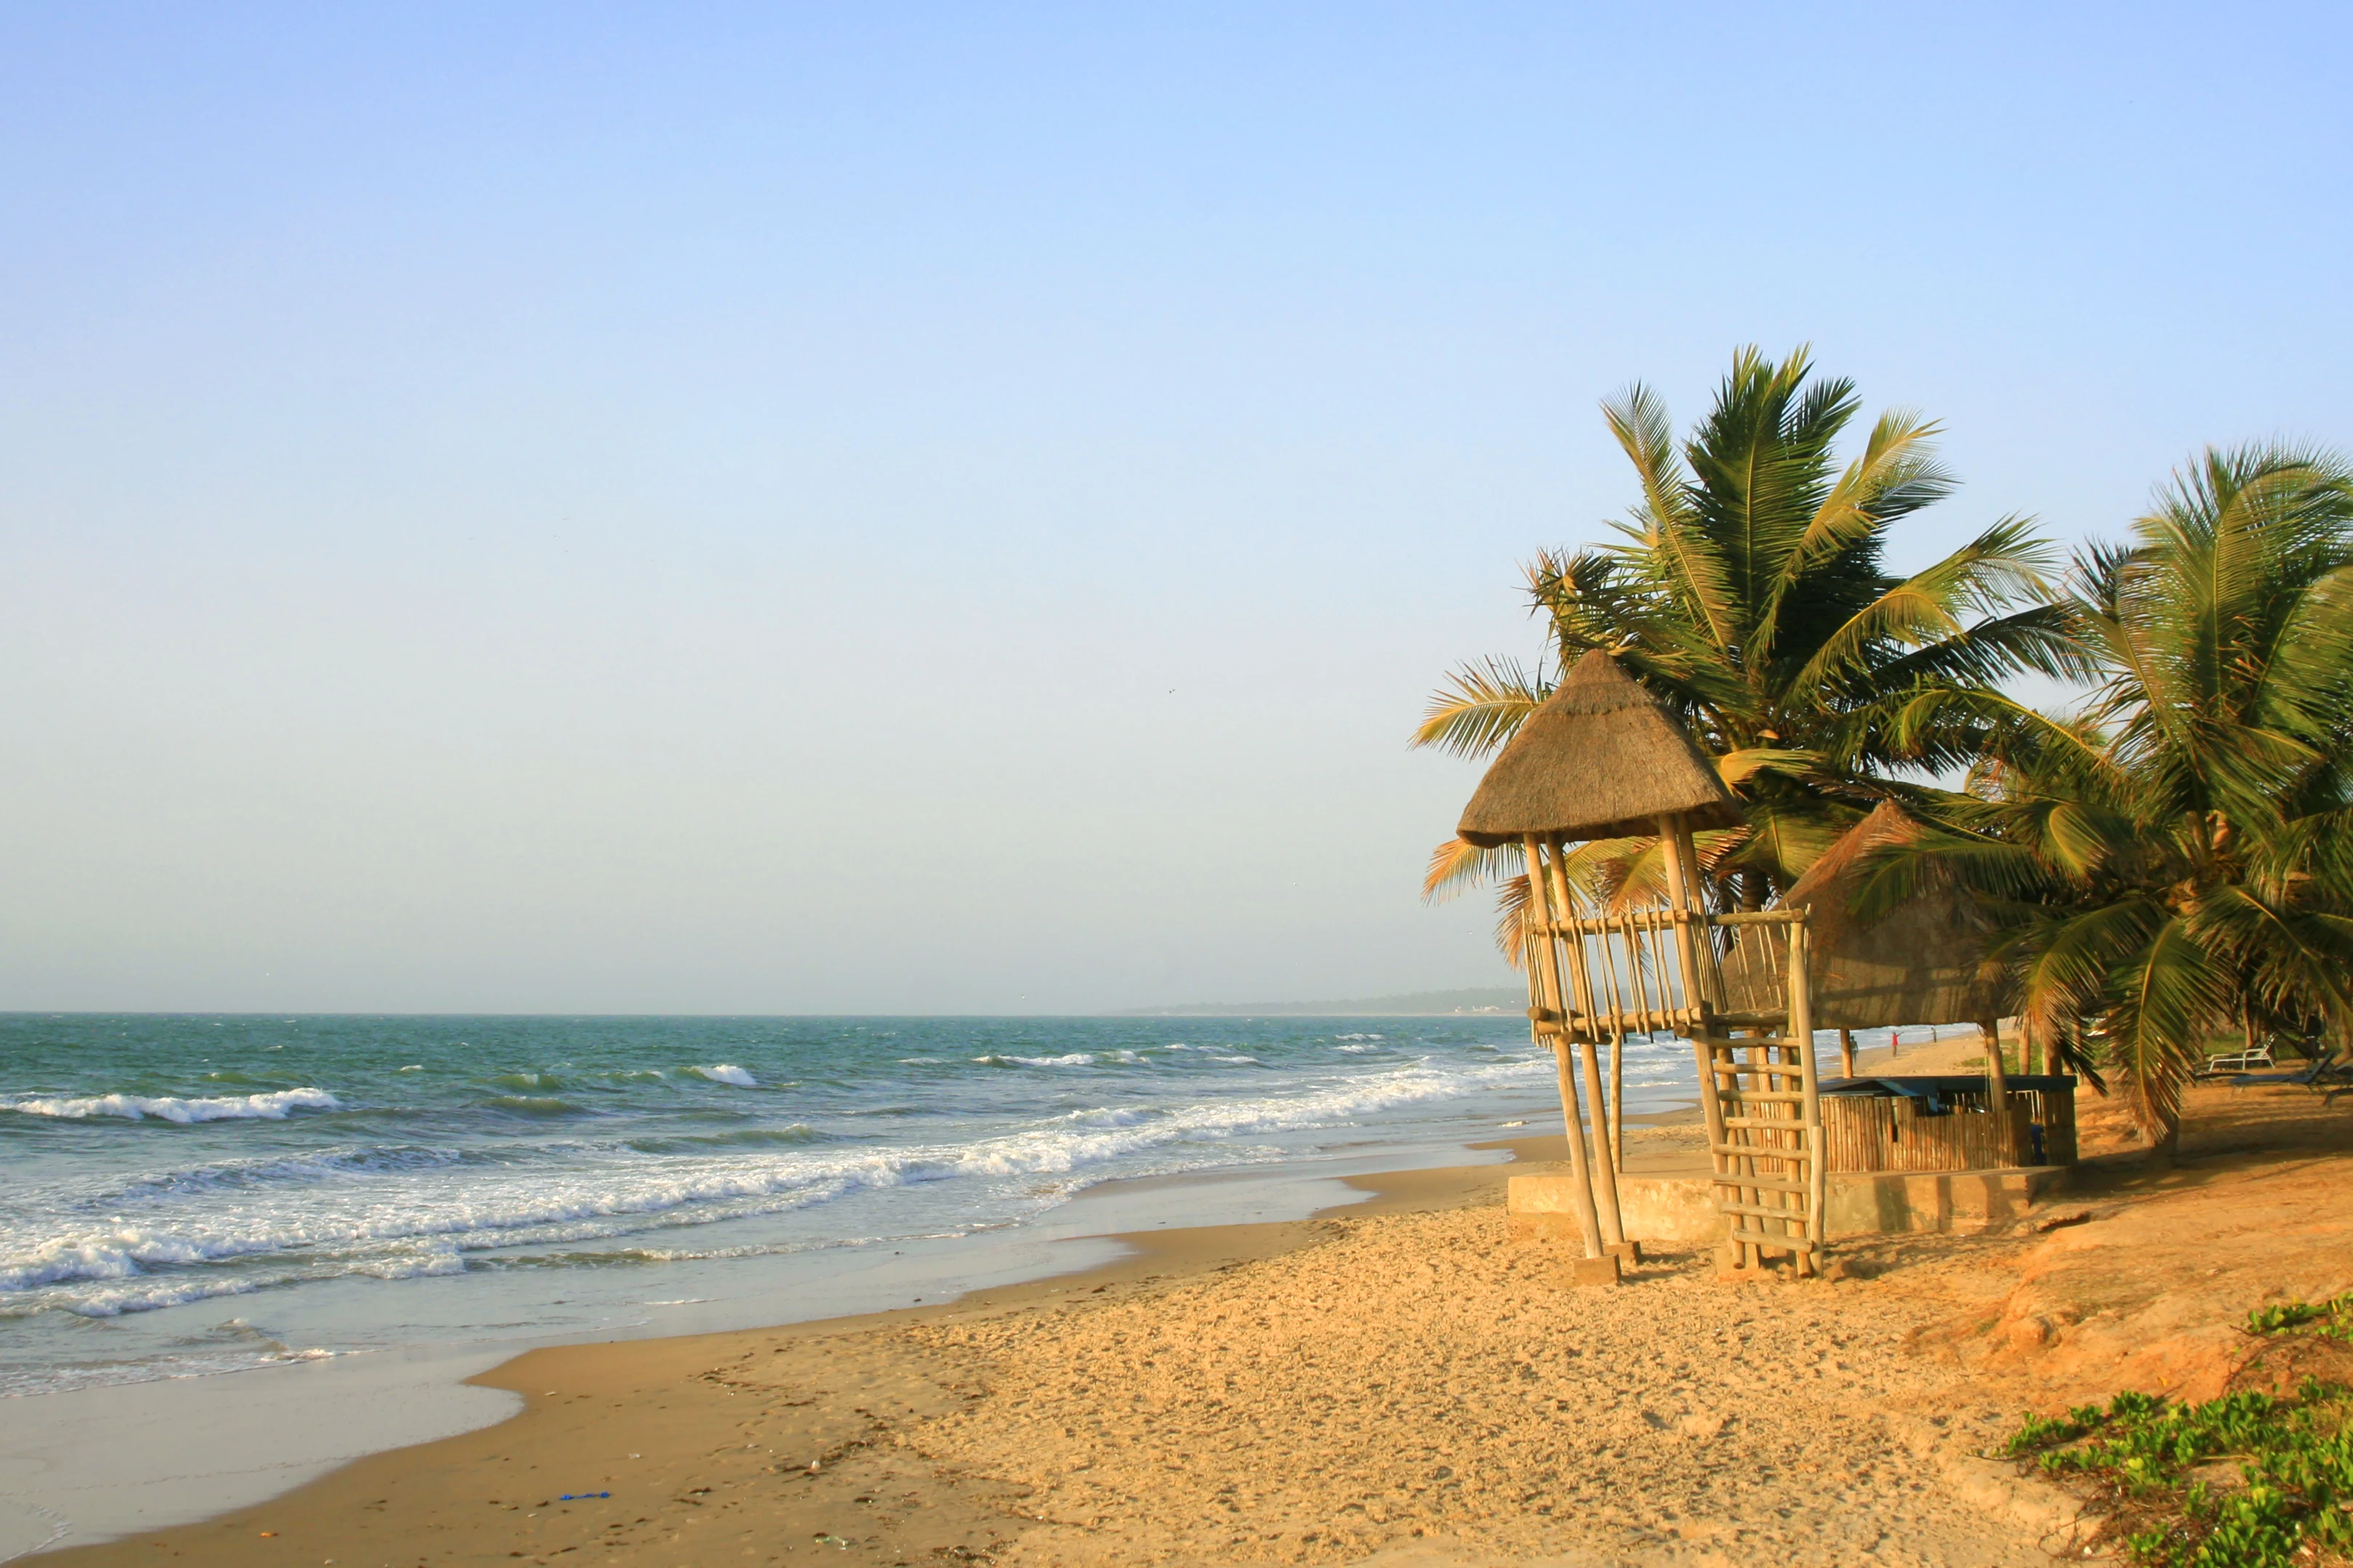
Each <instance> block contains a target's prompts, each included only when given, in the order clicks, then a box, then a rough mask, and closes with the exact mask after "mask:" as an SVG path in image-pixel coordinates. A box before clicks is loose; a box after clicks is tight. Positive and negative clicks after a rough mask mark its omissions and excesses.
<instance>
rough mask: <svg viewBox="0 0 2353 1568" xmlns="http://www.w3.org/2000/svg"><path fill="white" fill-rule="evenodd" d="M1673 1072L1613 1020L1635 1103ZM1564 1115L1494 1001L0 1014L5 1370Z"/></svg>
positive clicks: (569, 1292)
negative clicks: (995, 1009)
mask: <svg viewBox="0 0 2353 1568" xmlns="http://www.w3.org/2000/svg"><path fill="white" fill-rule="evenodd" d="M1692 1071H1693V1069H1692V1064H1691V1058H1690V1055H1689V1049H1688V1047H1685V1046H1683V1045H1680V1044H1679V1043H1677V1042H1673V1041H1670V1040H1666V1039H1663V1038H1662V1039H1661V1040H1659V1041H1657V1042H1655V1043H1653V1042H1647V1041H1638V1042H1636V1043H1634V1044H1633V1046H1632V1047H1631V1048H1630V1053H1629V1058H1628V1076H1627V1089H1628V1094H1627V1099H1628V1104H1629V1107H1630V1109H1631V1110H1637V1111H1640V1110H1663V1109H1667V1108H1669V1107H1672V1106H1674V1105H1679V1104H1688V1103H1689V1102H1690V1101H1691V1099H1692V1085H1693V1078H1692ZM1557 1115H1558V1107H1557V1102H1556V1100H1555V1096H1554V1087H1553V1067H1552V1059H1551V1058H1550V1056H1549V1054H1548V1053H1546V1052H1543V1051H1541V1050H1538V1049H1536V1048H1535V1047H1532V1046H1531V1045H1530V1044H1529V1041H1528V1037H1527V1033H1526V1026H1525V1023H1524V1022H1522V1021H1520V1020H1518V1019H1516V1018H1514V1017H1512V1016H1508V1015H1502V1016H1497V1015H1472V1016H1451V1017H1436V1018H1378V1019H1365V1018H1346V1019H1344V1018H1265V1019H1244V1018H1198V1017H1196V1018H1167V1017H1157V1018H1145V1017H1124V1018H903V1019H887V1018H712V1017H695V1018H612V1017H596V1018H527V1017H480V1018H465V1017H448V1016H434V1017H322V1016H304V1017H282V1016H264V1017H251V1016H236V1017H227V1016H116V1017H109V1016H88V1015H67V1016H46V1015H17V1016H0V1184H5V1185H0V1191H5V1203H0V1393H5V1394H28V1393H36V1392H46V1391H52V1390H58V1389H64V1388H70V1387H76V1386H86V1385H89V1384H102V1383H121V1382H129V1381H137V1380H142V1379H148V1378H158V1377H185V1376H191V1375H198V1374H203V1373H215V1372H228V1371H236V1370H239V1369H243V1368H247V1367H253V1366H259V1365H264V1364H269V1363H274V1362H284V1361H288V1360H297V1359H304V1358H315V1357H326V1356H334V1355H341V1354H346V1353H351V1352H359V1351H368V1350H381V1349H385V1348H391V1347H397V1346H416V1345H418V1344H427V1343H449V1342H480V1341H495V1340H497V1339H499V1338H500V1337H501V1336H508V1337H519V1336H525V1335H536V1336H541V1337H545V1336H549V1335H563V1334H566V1333H570V1334H575V1335H578V1336H583V1337H586V1336H589V1335H594V1334H597V1333H602V1332H610V1331H617V1330H618V1329H620V1328H622V1327H625V1326H628V1325H632V1324H641V1323H643V1322H644V1321H647V1314H648V1313H649V1311H651V1310H656V1309H660V1308H664V1307H670V1306H675V1305H678V1304H680V1303H681V1302H687V1301H695V1300H712V1299H714V1298H718V1297H724V1296H729V1295H737V1296H742V1295H747V1294H751V1293H754V1292H755V1291H756V1292H759V1293H763V1294H764V1299H765V1300H784V1301H787V1302H788V1301H789V1298H790V1297H791V1294H792V1292H793V1291H794V1290H795V1289H796V1288H797V1287H809V1288H813V1287H814V1284H815V1282H817V1281H818V1280H819V1279H822V1278H824V1277H826V1272H827V1270H828V1268H839V1266H840V1265H841V1262H842V1260H843V1259H845V1258H856V1257H866V1256H872V1255H877V1254H880V1255H882V1256H901V1255H905V1254H907V1253H909V1252H910V1250H911V1249H915V1248H919V1247H923V1246H935V1245H936V1244H938V1243H941V1242H943V1241H953V1240H955V1238H959V1237H975V1236H977V1235H981V1234H983V1233H1013V1234H1018V1233H1019V1232H1021V1230H1022V1229H1023V1227H1025V1226H1039V1224H1040V1222H1041V1221H1044V1220H1045V1219H1047V1218H1048V1216H1050V1215H1055V1214H1057V1213H1058V1212H1059V1211H1062V1210H1063V1209H1064V1206H1065V1205H1068V1204H1069V1203H1070V1202H1071V1199H1072V1198H1073V1197H1074V1196H1076V1195H1078V1194H1081V1193H1082V1191H1084V1190H1085V1189H1087V1188H1089V1187H1091V1186H1093V1185H1096V1184H1102V1183H1105V1182H1109V1181H1114V1180H1119V1179H1123V1178H1135V1177H1162V1178H1168V1177H1178V1176H1183V1175H1186V1174H1187V1173H1190V1174H1193V1175H1198V1176H1201V1177H1204V1178H1208V1177H1211V1176H1214V1175H1215V1174H1216V1173H1219V1172H1224V1171H1231V1170H1234V1169H1237V1168H1242V1167H1261V1168H1268V1169H1272V1170H1279V1169H1282V1168H1286V1167H1296V1168H1299V1169H1310V1168H1314V1167H1315V1166H1316V1165H1317V1164H1318V1163H1325V1164H1328V1163H1330V1162H1332V1161H1334V1160H1335V1158H1338V1157H1340V1156H1342V1155H1344V1154H1348V1155H1354V1156H1355V1157H1356V1158H1357V1160H1358V1162H1359V1165H1360V1167H1361V1168H1377V1166H1379V1165H1380V1164H1382V1163H1388V1162H1390V1161H1391V1160H1394V1162H1395V1163H1436V1162H1437V1161H1438V1160H1439V1159H1440V1156H1441V1155H1442V1154H1443V1152H1445V1151H1447V1150H1450V1149H1451V1150H1458V1151H1459V1150H1460V1148H1461V1145H1462V1144H1464V1143H1466V1142H1474V1141H1477V1140H1481V1139H1497V1138H1509V1137H1513V1136H1515V1135H1518V1136H1525V1135H1527V1134H1528V1133H1542V1132H1546V1131H1553V1130H1555V1128H1556V1118H1557ZM1517 1129H1525V1131H1524V1132H1522V1131H1514V1130H1517ZM1227 1185H1228V1188H1230V1185H1231V1184H1227ZM1220 1190H1223V1189H1221V1188H1220V1187H1219V1184H1218V1183H1217V1182H1215V1181H1208V1180H1205V1181H1204V1184H1202V1186H1201V1187H1200V1188H1199V1194H1200V1195H1199V1196H1198V1199H1197V1200H1196V1201H1193V1202H1192V1203H1191V1205H1190V1206H1189V1207H1188V1209H1187V1219H1188V1220H1190V1221H1195V1222H1208V1221H1213V1220H1216V1219H1219V1218H1220V1217H1227V1216H1221V1215H1219V1213H1218V1212H1217V1198H1216V1194H1217V1193H1218V1192H1219V1191H1220ZM1065 1217H1066V1218H1067V1215H1065ZM916 1289H917V1290H918V1291H920V1286H918V1287H916Z"/></svg>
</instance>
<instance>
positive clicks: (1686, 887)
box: [1659, 812, 1701, 1035]
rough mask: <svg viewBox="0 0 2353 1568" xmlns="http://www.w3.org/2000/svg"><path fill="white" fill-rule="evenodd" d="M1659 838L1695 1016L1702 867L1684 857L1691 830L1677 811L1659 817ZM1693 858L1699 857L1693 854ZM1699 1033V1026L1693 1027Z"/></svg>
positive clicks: (1686, 998)
mask: <svg viewBox="0 0 2353 1568" xmlns="http://www.w3.org/2000/svg"><path fill="white" fill-rule="evenodd" d="M1659 838H1660V840H1661V842H1662V844H1663V845H1664V846H1665V847H1666V851H1667V902H1668V903H1669V904H1671V905H1672V906H1673V907H1674V911H1675V962H1676V963H1678V964H1680V965H1682V967H1683V973H1682V975H1681V976H1680V977H1679V978H1680V979H1681V981H1682V987H1681V989H1682V991H1683V1005H1684V1006H1685V1007H1686V1008H1689V1009H1690V1010H1691V1012H1692V1013H1693V1015H1694V1016H1697V1014H1698V1013H1699V1010H1700V998H1701V989H1700V980H1699V938H1698V936H1697V934H1696V933H1695V932H1694V931H1693V930H1692V918H1693V917H1694V915H1696V914H1697V913H1698V912H1699V889H1698V887H1697V886H1696V885H1695V876H1696V873H1697V871H1698V867H1697V866H1696V865H1695V864H1694V865H1686V864H1685V863H1684V859H1683V857H1684V854H1685V852H1686V851H1691V850H1692V845H1691V832H1690V829H1688V828H1687V827H1685V826H1683V813H1681V812H1675V813H1672V814H1671V815H1669V816H1662V817H1661V818H1659ZM1692 859H1693V860H1694V861H1696V860H1697V859H1698V854H1697V852H1696V851H1692ZM1693 1033H1694V1035H1696V1034H1697V1033H1698V1026H1697V1025H1694V1026H1693Z"/></svg>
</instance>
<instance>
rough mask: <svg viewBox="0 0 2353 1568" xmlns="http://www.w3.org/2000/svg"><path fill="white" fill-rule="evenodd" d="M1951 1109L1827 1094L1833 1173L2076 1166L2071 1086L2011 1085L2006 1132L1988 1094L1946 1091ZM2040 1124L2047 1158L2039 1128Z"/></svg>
mask: <svg viewBox="0 0 2353 1568" xmlns="http://www.w3.org/2000/svg"><path fill="white" fill-rule="evenodd" d="M1939 1099H1940V1100H1942V1102H1943V1103H1944V1104H1945V1106H1946V1107H1947V1110H1946V1111H1945V1114H1943V1115H1941V1116H1931V1115H1927V1114H1926V1113H1925V1107H1924V1106H1923V1105H1922V1103H1921V1102H1920V1101H1919V1100H1914V1099H1911V1098H1909V1097H1906V1096H1902V1095H1872V1094H1826V1095H1824V1096H1822V1131H1823V1135H1824V1138H1825V1139H1826V1141H1827V1143H1828V1149H1829V1155H1830V1168H1831V1170H1833V1171H1986V1170H1995V1169H2000V1168H2001V1167H2004V1166H2013V1165H2030V1164H2033V1165H2072V1164H2073V1163H2075V1093H2074V1090H2073V1089H2011V1090H2010V1108H2009V1116H2008V1119H2007V1120H2008V1121H2009V1126H2008V1127H2007V1128H2006V1129H2005V1128H2003V1127H2001V1126H2000V1125H1998V1123H1997V1121H1996V1119H1995V1117H1994V1116H1993V1115H1992V1113H1991V1112H1990V1111H1989V1110H1988V1109H1987V1106H1986V1097H1985V1095H1984V1094H1983V1093H1982V1092H1979V1093H1976V1094H1969V1093H1966V1092H1964V1093H1959V1094H1951V1093H1947V1094H1943V1095H1940V1096H1939ZM2038 1124H2039V1125H2040V1126H2041V1127H2042V1151H2041V1154H2042V1157H2041V1158H2040V1159H2037V1158H2035V1152H2036V1151H2035V1147H2034V1144H2035V1136H2034V1132H2033V1131H2032V1130H2033V1128H2034V1127H2035V1126H2036V1125H2038Z"/></svg>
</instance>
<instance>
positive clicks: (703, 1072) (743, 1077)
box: [686, 1062, 760, 1089]
mask: <svg viewBox="0 0 2353 1568" xmlns="http://www.w3.org/2000/svg"><path fill="white" fill-rule="evenodd" d="M686 1070H687V1071H689V1072H691V1073H692V1074H693V1075H694V1076H695V1077H697V1078H707V1079H710V1080H711V1081H712V1082H713V1083H732V1084H733V1085H735V1087H736V1088H738V1089H757V1088H759V1087H760V1080H759V1079H756V1078H754V1077H753V1076H752V1075H751V1074H750V1073H748V1072H746V1071H744V1069H743V1068H739V1067H737V1066H736V1065H735V1064H734V1063H733V1062H721V1063H719V1064H718V1065H717V1066H716V1067H707V1068H687V1069H686Z"/></svg>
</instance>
